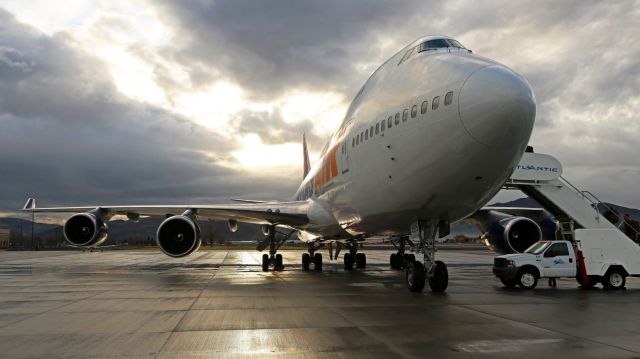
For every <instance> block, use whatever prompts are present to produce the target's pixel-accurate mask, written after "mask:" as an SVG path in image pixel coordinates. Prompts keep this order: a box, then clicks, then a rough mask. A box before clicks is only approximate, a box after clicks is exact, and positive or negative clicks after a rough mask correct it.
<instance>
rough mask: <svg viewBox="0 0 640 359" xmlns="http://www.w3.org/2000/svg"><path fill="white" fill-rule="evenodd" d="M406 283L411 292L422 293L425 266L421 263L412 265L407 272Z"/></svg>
mask: <svg viewBox="0 0 640 359" xmlns="http://www.w3.org/2000/svg"><path fill="white" fill-rule="evenodd" d="M405 282H406V284H407V288H409V290H410V291H412V292H414V293H416V292H422V290H423V289H424V266H423V265H422V263H420V262H417V261H416V262H413V263H411V264H410V265H409V266H408V267H407V269H406V271H405Z"/></svg>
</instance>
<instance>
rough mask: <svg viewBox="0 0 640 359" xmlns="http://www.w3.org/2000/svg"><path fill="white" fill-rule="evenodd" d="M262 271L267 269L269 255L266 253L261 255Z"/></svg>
mask: <svg viewBox="0 0 640 359" xmlns="http://www.w3.org/2000/svg"><path fill="white" fill-rule="evenodd" d="M262 271H263V272H268V271H269V255H268V254H263V255H262Z"/></svg>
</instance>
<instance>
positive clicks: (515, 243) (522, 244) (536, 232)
mask: <svg viewBox="0 0 640 359" xmlns="http://www.w3.org/2000/svg"><path fill="white" fill-rule="evenodd" d="M484 237H485V241H486V242H487V244H488V245H489V247H491V249H492V250H493V251H495V252H498V253H500V254H507V253H521V252H524V251H525V250H526V249H527V248H529V247H530V246H531V245H532V244H534V243H535V242H537V241H539V240H540V239H542V231H541V230H540V226H538V224H537V223H536V222H534V221H533V220H531V219H529V218H526V217H509V218H504V219H502V220H499V221H497V222H495V223H493V224H492V225H491V226H490V227H489V230H488V231H487V233H486V234H485V236H484Z"/></svg>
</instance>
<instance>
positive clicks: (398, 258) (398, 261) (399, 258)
mask: <svg viewBox="0 0 640 359" xmlns="http://www.w3.org/2000/svg"><path fill="white" fill-rule="evenodd" d="M391 256H392V257H393V259H391V262H392V263H391V268H393V269H402V268H403V262H404V255H402V254H400V253H395V254H392V255H391Z"/></svg>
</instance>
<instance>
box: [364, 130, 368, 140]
mask: <svg viewBox="0 0 640 359" xmlns="http://www.w3.org/2000/svg"><path fill="white" fill-rule="evenodd" d="M364 139H365V140H368V139H369V131H364Z"/></svg>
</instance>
